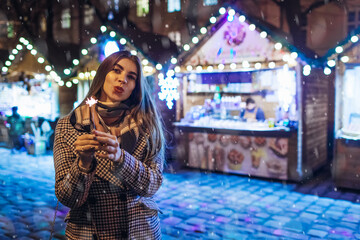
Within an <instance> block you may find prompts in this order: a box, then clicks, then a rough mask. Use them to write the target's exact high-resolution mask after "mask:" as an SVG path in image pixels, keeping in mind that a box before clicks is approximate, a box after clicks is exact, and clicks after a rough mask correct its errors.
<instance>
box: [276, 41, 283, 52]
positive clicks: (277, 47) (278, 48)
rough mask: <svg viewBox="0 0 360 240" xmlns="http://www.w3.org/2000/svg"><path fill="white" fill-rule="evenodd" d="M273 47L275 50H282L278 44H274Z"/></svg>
mask: <svg viewBox="0 0 360 240" xmlns="http://www.w3.org/2000/svg"><path fill="white" fill-rule="evenodd" d="M274 47H275V49H276V50H280V49H281V48H282V44H281V43H279V42H278V43H276V44H275V46H274Z"/></svg>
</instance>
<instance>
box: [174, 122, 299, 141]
mask: <svg viewBox="0 0 360 240" xmlns="http://www.w3.org/2000/svg"><path fill="white" fill-rule="evenodd" d="M174 126H175V127H177V128H178V129H179V130H181V131H184V132H208V133H215V134H231V135H244V136H264V137H290V135H291V134H292V133H294V132H296V130H291V129H290V128H287V127H272V128H269V127H268V126H267V125H266V124H264V123H242V122H237V123H236V124H235V123H234V122H233V121H226V120H224V121H222V122H221V121H219V123H217V124H212V125H211V124H208V125H202V124H201V125H200V124H194V123H183V122H175V123H174Z"/></svg>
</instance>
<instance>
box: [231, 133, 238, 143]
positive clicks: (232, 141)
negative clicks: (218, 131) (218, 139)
mask: <svg viewBox="0 0 360 240" xmlns="http://www.w3.org/2000/svg"><path fill="white" fill-rule="evenodd" d="M230 141H231V143H232V144H238V143H239V142H240V138H239V136H236V135H232V136H231V137H230Z"/></svg>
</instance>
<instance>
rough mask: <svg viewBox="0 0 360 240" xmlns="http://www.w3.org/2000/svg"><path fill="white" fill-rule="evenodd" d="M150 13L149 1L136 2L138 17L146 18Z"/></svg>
mask: <svg viewBox="0 0 360 240" xmlns="http://www.w3.org/2000/svg"><path fill="white" fill-rule="evenodd" d="M148 13H149V0H137V1H136V16H138V17H145V16H146V15H147V14H148Z"/></svg>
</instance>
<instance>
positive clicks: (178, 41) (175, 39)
mask: <svg viewBox="0 0 360 240" xmlns="http://www.w3.org/2000/svg"><path fill="white" fill-rule="evenodd" d="M168 36H169V38H170V39H171V41H173V42H174V43H175V44H176V45H178V46H181V34H180V32H178V31H175V32H169V34H168Z"/></svg>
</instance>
